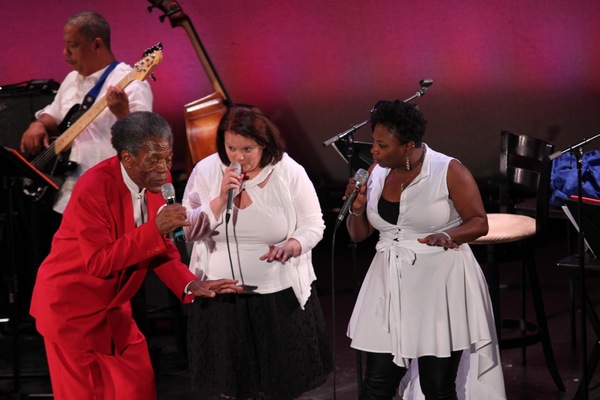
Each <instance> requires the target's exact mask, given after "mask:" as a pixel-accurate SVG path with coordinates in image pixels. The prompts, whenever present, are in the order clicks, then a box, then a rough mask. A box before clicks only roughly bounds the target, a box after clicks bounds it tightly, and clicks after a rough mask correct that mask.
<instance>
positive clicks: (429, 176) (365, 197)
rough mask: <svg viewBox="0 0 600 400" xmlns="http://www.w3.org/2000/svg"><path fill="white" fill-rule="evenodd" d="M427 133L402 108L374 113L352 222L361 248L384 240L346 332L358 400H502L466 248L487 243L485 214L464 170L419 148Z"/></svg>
mask: <svg viewBox="0 0 600 400" xmlns="http://www.w3.org/2000/svg"><path fill="white" fill-rule="evenodd" d="M426 125H427V121H426V120H425V119H424V116H423V114H422V113H421V111H419V109H418V108H417V107H416V106H415V105H413V104H409V103H405V102H401V101H398V100H396V101H379V102H378V103H377V104H376V105H375V107H374V108H373V110H372V112H371V127H372V130H373V147H372V149H371V154H372V155H373V160H374V164H373V165H372V166H371V167H370V170H369V172H370V176H369V179H368V181H367V184H366V185H364V186H363V187H360V189H359V191H358V194H357V196H356V199H355V201H354V202H353V204H352V205H351V208H350V215H349V216H348V219H347V221H346V225H347V228H348V232H349V233H350V236H351V238H352V240H353V241H355V242H360V241H362V240H364V239H366V238H367V237H369V236H370V235H371V234H373V233H374V231H375V230H377V231H379V241H378V243H377V245H376V250H377V252H376V255H375V256H374V258H373V261H372V263H371V266H370V268H369V271H368V272H367V275H366V277H365V279H364V282H363V284H362V287H361V290H360V293H359V296H358V299H357V302H356V305H355V308H354V311H353V313H352V317H351V319H350V323H349V326H348V336H349V337H350V338H351V339H352V344H351V346H352V347H353V348H355V349H358V350H361V351H364V352H366V370H365V377H364V384H363V388H362V393H361V394H360V399H365V400H366V399H391V398H392V397H393V396H394V395H395V393H396V391H397V390H398V388H399V387H400V388H401V389H400V391H401V395H402V396H403V398H405V399H417V398H423V397H424V398H425V399H427V400H429V399H472V400H479V399H503V398H505V391H504V381H503V376H502V367H501V364H500V354H499V349H498V341H497V338H496V334H495V329H494V320H493V313H492V308H491V302H490V299H489V294H488V289H487V285H486V282H485V279H484V277H483V274H482V272H481V269H480V267H479V264H478V263H477V261H476V259H475V257H474V256H473V253H472V252H471V249H470V248H469V246H468V245H467V244H465V243H468V242H470V241H472V240H474V239H476V238H477V237H479V236H482V235H485V234H486V233H487V230H488V225H487V217H486V213H485V210H484V207H483V203H482V200H481V196H480V194H479V190H478V188H477V185H476V182H475V180H474V179H473V176H472V175H471V173H470V172H469V171H468V169H467V168H466V167H464V166H463V165H462V164H461V163H460V162H459V161H458V160H456V159H453V158H450V157H448V156H446V155H444V154H441V153H438V152H436V151H434V150H432V149H431V148H429V147H428V146H427V145H426V144H425V143H423V142H422V138H423V135H424V133H425V128H426ZM355 190H356V185H355V182H354V179H350V182H349V184H348V186H347V188H346V196H348V195H350V194H351V193H353V192H354V191H355ZM407 372H408V373H407Z"/></svg>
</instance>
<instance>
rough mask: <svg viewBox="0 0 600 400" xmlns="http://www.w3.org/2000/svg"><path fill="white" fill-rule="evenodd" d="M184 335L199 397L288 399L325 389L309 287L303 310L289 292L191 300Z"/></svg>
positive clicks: (324, 357)
mask: <svg viewBox="0 0 600 400" xmlns="http://www.w3.org/2000/svg"><path fill="white" fill-rule="evenodd" d="M187 335H188V355H189V365H190V372H191V378H192V386H193V389H194V390H195V391H197V392H200V393H206V394H214V395H219V394H223V395H226V396H230V397H234V398H236V399H246V398H268V399H277V400H285V399H294V398H297V397H298V396H300V395H301V394H302V393H304V392H306V391H309V390H312V389H314V388H317V387H318V386H320V385H322V384H323V383H325V380H326V378H327V375H328V374H329V373H330V372H331V371H332V368H333V361H332V355H331V351H330V349H329V346H328V344H327V338H326V333H325V321H324V319H323V313H322V311H321V306H320V303H319V299H318V297H317V295H316V289H315V288H314V287H313V288H312V293H311V296H310V298H309V299H308V301H307V303H306V305H305V310H302V309H300V306H299V304H298V300H297V299H296V296H295V295H294V292H293V290H292V289H291V288H290V289H286V290H283V291H281V292H277V293H272V294H263V295H238V294H227V295H217V296H216V297H215V298H211V299H201V298H197V299H196V300H195V301H194V303H192V305H191V306H190V314H189V322H188V334H187Z"/></svg>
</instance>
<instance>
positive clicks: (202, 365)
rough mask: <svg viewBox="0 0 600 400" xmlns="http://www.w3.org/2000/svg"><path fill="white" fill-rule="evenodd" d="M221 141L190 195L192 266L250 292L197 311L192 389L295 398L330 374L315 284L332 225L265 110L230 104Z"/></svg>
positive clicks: (200, 167)
mask: <svg viewBox="0 0 600 400" xmlns="http://www.w3.org/2000/svg"><path fill="white" fill-rule="evenodd" d="M216 141H217V153H215V154H213V155H211V156H209V157H207V158H205V159H203V160H201V161H200V162H199V163H198V164H197V165H196V166H195V167H194V170H193V172H192V174H191V176H190V178H189V180H188V183H187V186H186V189H185V193H184V198H183V205H184V206H185V207H186V208H187V209H188V220H190V221H191V222H192V226H190V227H188V228H186V237H187V240H188V241H190V242H191V241H193V242H194V245H193V249H192V254H191V259H190V269H191V270H192V272H193V273H194V274H195V275H196V276H197V277H199V278H201V279H212V278H211V277H213V276H219V277H223V276H234V277H235V279H238V280H239V281H240V284H242V285H243V286H244V288H245V291H244V293H242V294H237V295H231V296H229V295H226V296H222V298H221V301H214V300H215V299H211V300H213V302H212V303H209V302H205V301H204V300H203V299H196V302H195V303H194V304H193V305H192V310H191V312H190V319H189V325H188V349H189V359H190V367H191V372H192V383H193V385H194V388H195V389H196V390H199V391H200V393H214V394H218V395H220V396H221V397H222V398H234V399H249V398H250V399H252V398H261V399H262V398H264V399H281V400H283V399H293V398H296V397H298V396H299V395H300V394H302V393H303V392H306V391H308V390H311V389H313V388H316V387H318V386H320V385H321V384H323V383H324V382H325V379H326V377H327V375H328V374H329V372H330V371H331V370H332V357H331V354H330V351H329V348H328V345H327V341H326V335H325V323H324V319H323V315H322V312H321V308H320V304H319V301H318V298H317V294H316V291H315V289H314V287H313V285H312V283H313V281H314V280H315V279H316V277H315V273H314V269H313V266H312V261H311V249H312V248H314V247H315V246H316V245H317V243H318V242H319V241H320V240H321V238H322V237H323V231H324V228H325V225H324V222H323V218H322V213H321V208H320V205H319V201H318V198H317V195H316V192H315V189H314V186H313V184H312V183H311V181H310V179H309V178H308V175H307V174H306V171H305V170H304V168H303V167H302V166H300V165H299V164H298V163H297V162H295V161H294V160H292V159H291V158H290V157H289V155H287V153H285V151H284V145H283V142H282V139H281V137H280V134H279V130H278V128H277V127H276V126H275V125H274V124H273V122H272V121H271V120H270V119H269V118H268V117H267V116H266V115H265V114H264V113H263V112H261V111H260V110H259V109H258V108H256V107H253V106H246V105H235V106H233V107H231V108H230V109H229V110H228V111H227V112H226V114H225V115H224V117H223V119H222V120H221V122H220V124H219V127H218V129H217V139H216ZM236 165H237V166H241V171H240V170H239V169H238V170H236ZM229 196H232V198H233V202H232V203H230V210H227V208H228V199H229ZM228 214H229V215H228ZM226 217H227V218H226ZM229 217H230V218H229Z"/></svg>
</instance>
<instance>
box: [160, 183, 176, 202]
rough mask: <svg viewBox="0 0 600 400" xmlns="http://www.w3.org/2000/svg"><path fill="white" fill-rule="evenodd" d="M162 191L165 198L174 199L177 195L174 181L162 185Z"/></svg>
mask: <svg viewBox="0 0 600 400" xmlns="http://www.w3.org/2000/svg"><path fill="white" fill-rule="evenodd" d="M160 192H161V193H162V195H163V197H164V198H165V200H167V199H172V198H174V197H175V187H173V184H172V183H165V184H164V185H162V186H161V188H160Z"/></svg>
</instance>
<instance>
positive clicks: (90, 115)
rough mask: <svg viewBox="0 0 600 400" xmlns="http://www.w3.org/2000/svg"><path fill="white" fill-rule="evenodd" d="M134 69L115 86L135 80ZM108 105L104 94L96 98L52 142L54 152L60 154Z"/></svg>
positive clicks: (122, 86)
mask: <svg viewBox="0 0 600 400" xmlns="http://www.w3.org/2000/svg"><path fill="white" fill-rule="evenodd" d="M133 75H134V71H131V72H129V73H128V74H127V75H125V76H124V77H123V78H122V79H121V80H120V81H119V83H117V85H116V86H118V87H120V88H121V89H125V88H126V87H127V86H128V85H129V84H130V83H131V82H133V81H135V80H137V79H136V78H134V77H133ZM107 106H108V103H107V101H106V96H102V98H101V99H99V100H96V101H95V102H94V104H93V105H92V106H91V107H90V109H89V110H87V111H86V112H85V114H83V115H82V116H81V117H79V118H78V119H77V120H76V121H75V122H74V123H73V124H72V125H71V126H70V127H69V129H67V130H66V131H64V132H63V133H62V134H61V135H60V136H59V137H58V138H56V140H55V141H54V142H53V145H54V153H55V154H60V153H62V152H63V151H65V150H67V149H68V148H69V146H70V145H71V143H73V140H75V138H76V137H77V136H79V134H80V133H81V132H82V131H83V130H84V129H85V128H86V127H87V126H88V125H89V124H90V123H91V122H92V121H93V120H94V119H95V118H96V117H97V116H98V114H100V113H101V112H102V110H104V109H105V108H106V107H107Z"/></svg>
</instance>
